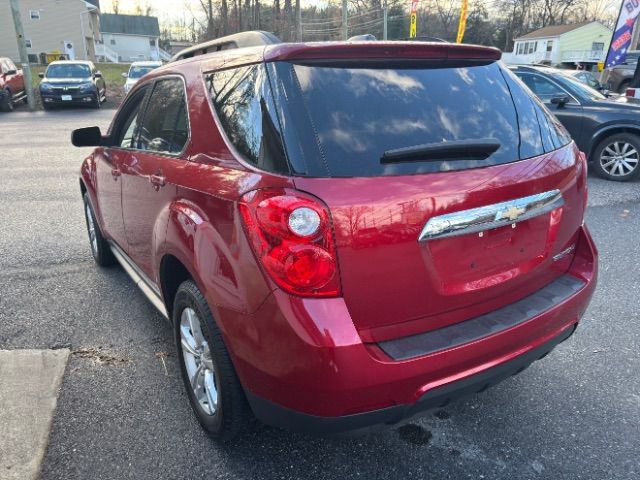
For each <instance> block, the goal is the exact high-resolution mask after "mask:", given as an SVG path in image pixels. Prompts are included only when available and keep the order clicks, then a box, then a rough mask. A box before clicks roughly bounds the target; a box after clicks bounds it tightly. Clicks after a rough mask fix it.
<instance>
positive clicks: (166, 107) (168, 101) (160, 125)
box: [136, 78, 189, 153]
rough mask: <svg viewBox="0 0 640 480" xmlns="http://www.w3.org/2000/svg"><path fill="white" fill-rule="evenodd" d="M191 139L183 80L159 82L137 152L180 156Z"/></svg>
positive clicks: (138, 141) (151, 98)
mask: <svg viewBox="0 0 640 480" xmlns="http://www.w3.org/2000/svg"><path fill="white" fill-rule="evenodd" d="M188 138H189V121H188V117H187V105H186V99H185V96H184V87H183V83H182V80H180V79H177V78H168V79H164V80H159V81H157V82H156V84H155V86H154V87H153V92H151V96H150V97H149V102H148V104H147V108H146V111H145V114H144V119H143V121H142V128H141V130H140V135H139V137H138V139H137V142H136V143H137V145H136V146H137V148H139V149H140V150H150V151H154V152H160V153H179V152H181V151H182V150H183V149H184V146H185V145H186V143H187V140H188Z"/></svg>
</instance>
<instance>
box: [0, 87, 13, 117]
mask: <svg viewBox="0 0 640 480" xmlns="http://www.w3.org/2000/svg"><path fill="white" fill-rule="evenodd" d="M0 108H1V109H2V111H3V112H12V111H13V99H12V98H11V92H10V91H9V90H8V89H6V90H5V91H4V98H3V100H2V104H1V105H0Z"/></svg>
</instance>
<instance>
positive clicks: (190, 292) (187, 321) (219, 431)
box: [173, 280, 252, 441]
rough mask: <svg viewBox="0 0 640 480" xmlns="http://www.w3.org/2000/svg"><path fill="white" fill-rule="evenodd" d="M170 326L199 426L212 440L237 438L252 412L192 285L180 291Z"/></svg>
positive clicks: (184, 285) (202, 300)
mask: <svg viewBox="0 0 640 480" xmlns="http://www.w3.org/2000/svg"><path fill="white" fill-rule="evenodd" d="M173 323H174V329H175V338H176V347H177V350H178V363H179V364H180V371H181V373H182V379H183V381H184V386H185V388H186V390H187V395H188V396H189V402H190V403H191V407H192V408H193V411H194V413H195V414H196V417H197V419H198V421H199V422H200V425H202V428H204V430H205V431H206V432H207V433H208V434H209V435H210V436H211V437H212V438H214V439H216V440H221V441H228V440H231V439H233V438H235V437H237V436H238V435H239V434H240V433H242V432H243V431H245V430H246V428H247V427H248V426H249V425H250V423H251V419H252V413H251V410H250V408H249V405H248V403H247V400H246V398H245V395H244V391H243V390H242V386H241V385H240V381H239V380H238V377H237V375H236V372H235V369H234V368H233V364H232V363H231V359H230V358H229V353H228V352H227V349H226V347H225V344H224V342H223V340H222V335H221V334H220V331H219V330H218V328H217V326H216V324H215V321H214V320H213V316H212V315H211V310H210V309H209V305H208V304H207V301H206V300H205V298H204V296H203V295H202V293H201V292H200V290H199V289H198V287H197V286H196V284H195V283H194V282H193V281H191V280H187V281H185V282H183V283H182V284H181V285H180V286H179V287H178V291H177V293H176V297H175V300H174V307H173Z"/></svg>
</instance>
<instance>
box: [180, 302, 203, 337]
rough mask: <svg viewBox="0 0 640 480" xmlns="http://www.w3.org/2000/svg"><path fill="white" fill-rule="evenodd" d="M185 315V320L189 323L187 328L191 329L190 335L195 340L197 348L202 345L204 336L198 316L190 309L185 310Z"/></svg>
mask: <svg viewBox="0 0 640 480" xmlns="http://www.w3.org/2000/svg"><path fill="white" fill-rule="evenodd" d="M185 313H186V314H187V320H188V322H189V327H190V328H191V334H192V335H193V338H195V340H196V343H197V344H198V346H200V345H202V342H203V341H204V335H203V334H202V328H201V327H200V320H199V319H198V315H196V312H194V311H193V310H192V309H191V308H187V309H185Z"/></svg>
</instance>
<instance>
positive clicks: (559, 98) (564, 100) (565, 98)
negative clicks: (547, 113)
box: [551, 95, 571, 108]
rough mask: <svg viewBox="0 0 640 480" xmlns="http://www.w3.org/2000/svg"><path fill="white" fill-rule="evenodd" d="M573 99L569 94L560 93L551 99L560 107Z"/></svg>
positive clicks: (552, 102) (553, 103)
mask: <svg viewBox="0 0 640 480" xmlns="http://www.w3.org/2000/svg"><path fill="white" fill-rule="evenodd" d="M570 101H571V99H570V98H569V97H568V96H567V95H559V96H557V97H553V98H552V99H551V104H552V105H557V106H558V108H562V107H564V106H565V105H566V104H567V103H569V102H570Z"/></svg>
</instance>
